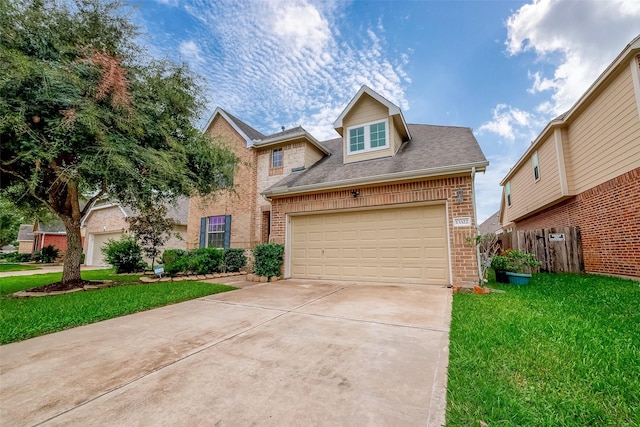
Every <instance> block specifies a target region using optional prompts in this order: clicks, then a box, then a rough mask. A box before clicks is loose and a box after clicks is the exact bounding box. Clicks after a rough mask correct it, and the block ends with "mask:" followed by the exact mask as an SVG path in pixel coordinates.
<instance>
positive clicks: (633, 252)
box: [515, 168, 640, 277]
mask: <svg viewBox="0 0 640 427" xmlns="http://www.w3.org/2000/svg"><path fill="white" fill-rule="evenodd" d="M561 226H578V227H580V232H581V234H582V250H583V254H584V266H585V270H586V271H587V272H592V273H603V274H615V275H622V276H632V277H640V168H636V169H634V170H632V171H630V172H627V173H625V174H623V175H620V176H618V177H617V178H614V179H611V180H609V181H607V182H604V183H602V184H600V185H598V186H596V187H593V188H591V189H589V190H587V191H584V192H582V193H580V194H578V195H576V196H574V197H571V198H569V199H567V200H564V201H562V202H560V203H558V204H556V205H554V206H551V207H549V208H547V209H544V210H542V211H541V212H538V213H536V214H535V215H533V216H531V217H529V218H526V219H524V220H520V221H517V222H516V223H515V228H518V229H536V228H548V227H561Z"/></svg>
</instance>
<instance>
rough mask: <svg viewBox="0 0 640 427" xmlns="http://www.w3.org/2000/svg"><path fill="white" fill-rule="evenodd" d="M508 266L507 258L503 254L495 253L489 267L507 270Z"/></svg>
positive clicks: (495, 269) (496, 269)
mask: <svg viewBox="0 0 640 427" xmlns="http://www.w3.org/2000/svg"><path fill="white" fill-rule="evenodd" d="M508 266H509V258H507V257H506V256H503V255H496V256H494V257H493V258H491V268H493V270H494V271H507V268H508Z"/></svg>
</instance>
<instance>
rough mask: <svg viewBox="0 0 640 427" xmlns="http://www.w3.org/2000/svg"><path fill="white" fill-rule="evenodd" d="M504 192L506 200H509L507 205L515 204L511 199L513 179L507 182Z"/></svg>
mask: <svg viewBox="0 0 640 427" xmlns="http://www.w3.org/2000/svg"><path fill="white" fill-rule="evenodd" d="M504 194H505V199H506V200H505V201H506V202H507V207H508V208H510V207H511V205H512V204H513V200H511V181H509V182H507V183H506V184H505V186H504Z"/></svg>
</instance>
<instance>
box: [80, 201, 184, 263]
mask: <svg viewBox="0 0 640 427" xmlns="http://www.w3.org/2000/svg"><path fill="white" fill-rule="evenodd" d="M167 208H168V212H167V217H168V218H173V219H174V220H175V221H176V223H177V225H176V227H175V228H174V229H173V232H172V234H173V236H172V237H171V238H170V239H169V241H168V242H167V243H166V244H165V245H164V246H163V250H165V249H186V247H187V244H186V241H185V237H186V235H187V217H188V209H189V205H188V201H187V200H186V199H180V200H179V201H178V204H177V206H176V207H173V206H167ZM136 215H137V213H136V212H135V211H133V210H132V209H130V208H129V207H126V206H122V205H120V204H118V203H109V202H107V203H100V204H97V205H94V206H92V207H91V208H90V209H89V212H87V215H86V216H85V217H84V219H83V220H82V224H81V229H82V234H83V236H84V253H85V265H93V266H102V265H107V263H106V261H105V259H104V256H103V254H102V251H101V248H102V246H103V245H104V244H105V243H106V242H107V241H108V240H110V239H113V240H119V239H120V238H121V237H122V236H123V235H124V234H128V232H129V231H128V230H129V223H128V222H127V218H130V217H132V216H136ZM176 234H177V235H180V238H178V237H176V236H175V235H176ZM146 261H147V262H149V263H150V262H151V260H148V259H147V260H146Z"/></svg>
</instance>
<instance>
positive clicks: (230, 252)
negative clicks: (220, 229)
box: [223, 248, 247, 273]
mask: <svg viewBox="0 0 640 427" xmlns="http://www.w3.org/2000/svg"><path fill="white" fill-rule="evenodd" d="M223 263H224V270H225V271H226V272H227V273H236V272H238V271H240V270H241V269H242V268H244V266H245V265H247V256H246V255H245V253H244V249H236V248H229V249H225V250H224V260H223Z"/></svg>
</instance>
